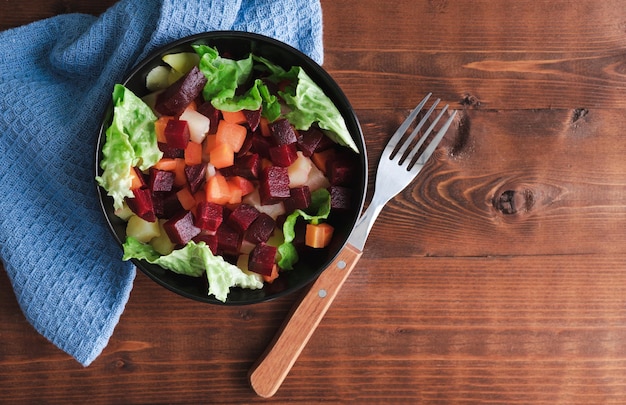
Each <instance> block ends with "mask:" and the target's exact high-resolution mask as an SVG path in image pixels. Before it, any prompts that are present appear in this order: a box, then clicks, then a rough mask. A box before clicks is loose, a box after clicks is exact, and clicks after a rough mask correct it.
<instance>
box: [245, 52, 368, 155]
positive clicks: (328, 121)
mask: <svg viewBox="0 0 626 405" xmlns="http://www.w3.org/2000/svg"><path fill="white" fill-rule="evenodd" d="M255 60H257V61H259V62H261V63H262V64H263V65H264V66H265V67H266V68H267V69H268V70H269V72H270V73H271V76H270V77H269V80H272V81H273V82H276V83H278V82H288V83H290V85H288V86H286V87H285V89H284V90H283V91H279V93H278V94H279V95H280V96H281V97H282V98H283V99H284V100H285V103H286V104H287V106H288V107H289V108H290V111H289V112H287V114H286V116H285V117H286V118H287V119H288V120H289V122H290V123H291V124H292V125H293V126H294V127H295V128H296V129H299V130H307V129H309V128H310V127H311V125H312V124H313V123H317V125H318V126H319V127H320V128H321V129H323V130H325V131H324V132H325V134H326V136H328V137H329V138H330V139H332V140H333V141H334V142H335V143H338V144H340V145H343V146H346V147H348V148H350V149H352V150H353V151H354V152H356V153H359V148H358V147H357V146H356V144H355V143H354V140H353V139H352V136H351V135H350V132H349V131H348V128H347V127H346V122H345V120H344V119H343V116H342V115H341V113H340V112H339V110H338V109H337V107H336V106H335V104H334V103H333V102H332V100H331V99H330V98H328V96H327V95H326V94H325V93H324V91H323V90H322V89H321V88H320V87H319V86H318V85H317V84H316V83H315V82H314V81H313V80H312V79H311V78H310V77H309V75H308V74H307V73H306V72H305V71H304V69H302V68H301V67H300V66H293V67H292V68H291V69H289V70H288V71H286V70H285V69H283V68H282V67H280V66H278V65H276V64H274V63H272V62H270V61H269V60H267V59H265V58H263V57H260V56H255Z"/></svg>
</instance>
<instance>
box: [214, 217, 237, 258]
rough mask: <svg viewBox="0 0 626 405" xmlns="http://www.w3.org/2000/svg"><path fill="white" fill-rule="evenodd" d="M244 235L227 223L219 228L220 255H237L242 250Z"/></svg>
mask: <svg viewBox="0 0 626 405" xmlns="http://www.w3.org/2000/svg"><path fill="white" fill-rule="evenodd" d="M242 240H243V235H242V234H241V232H239V231H238V230H236V229H234V228H233V227H232V226H230V225H228V224H227V223H226V222H222V225H220V227H219V228H217V250H218V252H220V254H222V253H223V254H227V255H228V254H231V255H236V254H238V253H239V249H240V248H241V242H242Z"/></svg>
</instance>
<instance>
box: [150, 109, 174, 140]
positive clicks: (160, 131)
mask: <svg viewBox="0 0 626 405" xmlns="http://www.w3.org/2000/svg"><path fill="white" fill-rule="evenodd" d="M172 118H173V117H171V116H169V115H162V116H160V117H159V119H157V120H156V122H155V123H154V131H155V132H156V136H157V142H160V143H167V139H166V138H165V127H166V126H167V122H168V121H169V120H171V119H172Z"/></svg>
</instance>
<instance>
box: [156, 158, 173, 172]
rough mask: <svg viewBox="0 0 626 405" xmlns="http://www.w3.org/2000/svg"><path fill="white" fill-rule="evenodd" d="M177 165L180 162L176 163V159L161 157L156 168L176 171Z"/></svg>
mask: <svg viewBox="0 0 626 405" xmlns="http://www.w3.org/2000/svg"><path fill="white" fill-rule="evenodd" d="M177 165H178V164H177V163H176V159H173V158H161V159H160V160H159V161H158V162H156V164H155V165H154V168H155V169H159V170H165V171H166V172H174V171H176V166H177Z"/></svg>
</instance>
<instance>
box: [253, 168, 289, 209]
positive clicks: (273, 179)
mask: <svg viewBox="0 0 626 405" xmlns="http://www.w3.org/2000/svg"><path fill="white" fill-rule="evenodd" d="M289 195H290V194H289V174H288V172H287V168H286V167H279V166H268V167H265V168H263V169H262V170H261V173H260V175H259V196H260V197H261V204H262V205H270V204H276V203H278V202H280V201H282V200H284V199H285V198H289Z"/></svg>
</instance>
